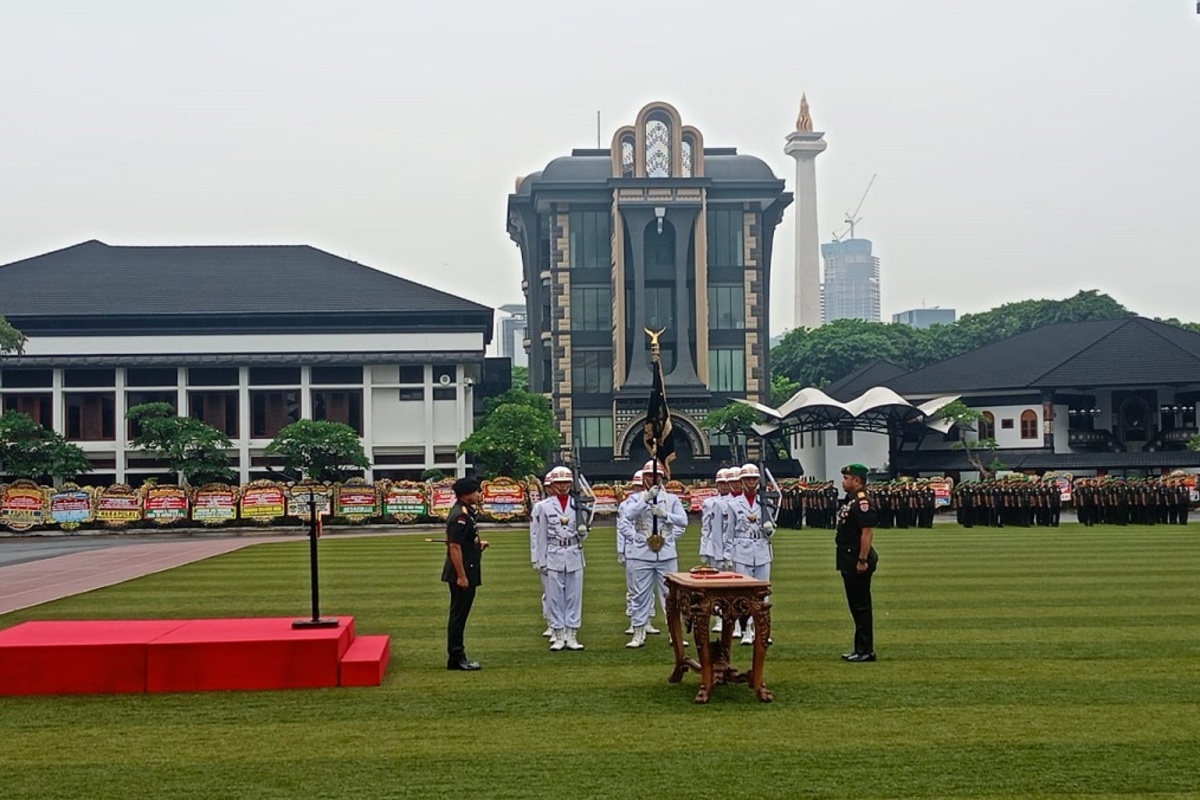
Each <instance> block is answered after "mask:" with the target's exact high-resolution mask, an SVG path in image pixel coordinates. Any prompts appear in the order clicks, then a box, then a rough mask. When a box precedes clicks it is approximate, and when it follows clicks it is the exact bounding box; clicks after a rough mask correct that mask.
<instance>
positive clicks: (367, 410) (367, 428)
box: [362, 364, 375, 483]
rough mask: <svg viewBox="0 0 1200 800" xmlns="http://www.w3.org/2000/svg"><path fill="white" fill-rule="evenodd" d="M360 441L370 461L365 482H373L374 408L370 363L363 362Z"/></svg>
mask: <svg viewBox="0 0 1200 800" xmlns="http://www.w3.org/2000/svg"><path fill="white" fill-rule="evenodd" d="M362 375H363V377H362V415H363V419H362V431H363V435H362V442H363V452H365V453H366V454H367V460H368V461H370V462H371V465H372V466H370V467H368V468H367V472H366V475H365V476H364V477H365V478H366V479H367V483H374V482H375V467H374V464H375V444H374V442H375V433H374V431H373V430H372V428H373V425H372V423H373V421H374V416H375V409H374V406H373V405H372V403H371V401H372V398H373V395H374V390H373V389H372V388H371V365H370V364H363V368H362Z"/></svg>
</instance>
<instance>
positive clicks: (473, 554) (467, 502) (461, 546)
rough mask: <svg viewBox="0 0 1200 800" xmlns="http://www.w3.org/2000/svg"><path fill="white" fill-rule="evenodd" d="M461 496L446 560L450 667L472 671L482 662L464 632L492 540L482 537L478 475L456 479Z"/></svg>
mask: <svg viewBox="0 0 1200 800" xmlns="http://www.w3.org/2000/svg"><path fill="white" fill-rule="evenodd" d="M454 496H455V498H456V499H457V502H455V504H454V506H453V507H452V508H451V509H450V516H449V517H448V518H447V522H446V562H445V564H443V565H442V580H443V581H445V582H446V583H447V584H449V586H450V621H449V623H448V624H447V626H446V669H454V670H464V671H467V672H471V671H474V670H477V669H479V662H477V661H471V660H470V659H469V658H467V653H466V648H465V647H464V646H463V634H464V632H465V631H466V628H467V617H469V616H470V614H471V606H472V605H474V604H475V588H476V587H477V586H479V585H480V584H481V583H483V578H482V570H481V569H480V561H482V556H483V551H484V550H486V549H487V546H488V543H487V541H486V540H484V539H480V538H479V525H478V524H477V523H476V521H475V516H476V514H477V513H478V512H477V511H476V506H477V505H478V504H479V496H480V486H479V481H478V480H477V479H475V478H459V479H458V480H457V481H455V482H454Z"/></svg>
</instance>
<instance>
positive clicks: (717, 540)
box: [700, 494, 729, 567]
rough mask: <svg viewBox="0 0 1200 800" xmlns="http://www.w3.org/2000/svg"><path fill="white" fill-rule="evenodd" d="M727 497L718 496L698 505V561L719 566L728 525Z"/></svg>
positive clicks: (723, 551)
mask: <svg viewBox="0 0 1200 800" xmlns="http://www.w3.org/2000/svg"><path fill="white" fill-rule="evenodd" d="M728 499H729V495H724V494H719V495H717V496H715V497H710V498H708V499H707V500H705V501H704V502H703V503H701V504H700V560H701V561H702V562H704V563H705V564H708V565H709V566H714V567H715V566H717V565H718V564H720V562H721V559H722V557H723V556H724V553H725V529H726V527H727V526H728V524H729V504H728V502H727V501H728Z"/></svg>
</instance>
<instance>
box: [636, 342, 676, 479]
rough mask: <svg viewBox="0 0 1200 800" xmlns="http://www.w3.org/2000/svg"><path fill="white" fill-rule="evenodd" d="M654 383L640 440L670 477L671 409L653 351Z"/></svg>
mask: <svg viewBox="0 0 1200 800" xmlns="http://www.w3.org/2000/svg"><path fill="white" fill-rule="evenodd" d="M650 368H651V370H652V371H653V373H654V384H653V386H652V387H651V389H650V403H649V405H648V406H647V408H646V427H645V429H644V430H643V433H642V440H643V441H644V442H645V444H646V452H648V453H650V454H651V455H652V456H653V457H655V458H657V459H658V460H659V461H661V462H662V465H663V468H664V470H665V471H666V477H667V478H668V479H669V478H670V477H671V462H672V461H674V460H675V436H674V431H673V430H672V426H671V409H670V408H668V407H667V390H666V386H665V385H664V381H663V371H662V360H661V359H660V358H659V356H658V354H657V353H655V354H654V355H653V356H652V360H651V367H650Z"/></svg>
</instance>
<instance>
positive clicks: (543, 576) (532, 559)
mask: <svg viewBox="0 0 1200 800" xmlns="http://www.w3.org/2000/svg"><path fill="white" fill-rule="evenodd" d="M538 502H539V503H540V502H541V501H540V500H539V501H538ZM536 506H537V503H534V507H535V508H536ZM529 563H531V564H533V568H534V569H536V570H538V580H539V581H541V584H542V617H544V618H545V620H546V625H550V609H549V607H548V606H547V605H546V582H547V580H548V579H549V575H548V574H547V573H545V572H542V571H541V570H540V569H538V559H537V529H536V528H535V527H534V525H533V509H530V512H529ZM542 635H543V636H549V635H550V633H549V632H547V633H544V634H542Z"/></svg>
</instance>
